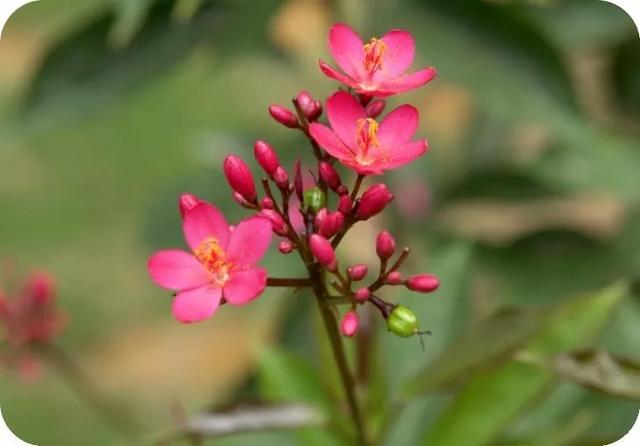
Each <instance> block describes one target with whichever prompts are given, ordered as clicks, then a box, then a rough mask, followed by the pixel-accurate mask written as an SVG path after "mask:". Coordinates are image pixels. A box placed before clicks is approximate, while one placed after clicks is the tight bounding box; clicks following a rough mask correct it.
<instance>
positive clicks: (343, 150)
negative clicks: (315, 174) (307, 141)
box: [309, 122, 353, 159]
mask: <svg viewBox="0 0 640 446" xmlns="http://www.w3.org/2000/svg"><path fill="white" fill-rule="evenodd" d="M309 133H310V134H311V136H312V137H313V139H315V140H316V142H317V143H318V144H319V145H320V147H322V148H323V149H324V150H326V151H327V152H329V154H330V155H332V156H335V157H336V158H338V159H349V158H352V157H353V152H351V150H350V149H349V148H348V147H347V146H345V145H344V143H343V142H342V141H341V140H340V138H338V135H336V134H335V133H334V132H333V130H331V129H330V128H329V127H327V126H326V125H324V124H317V123H315V122H314V123H313V124H311V125H310V126H309Z"/></svg>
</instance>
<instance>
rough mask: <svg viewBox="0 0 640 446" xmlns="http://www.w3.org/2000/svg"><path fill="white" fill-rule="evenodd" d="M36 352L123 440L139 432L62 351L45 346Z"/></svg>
mask: <svg viewBox="0 0 640 446" xmlns="http://www.w3.org/2000/svg"><path fill="white" fill-rule="evenodd" d="M37 352H38V353H39V354H40V355H42V357H44V358H45V359H46V360H47V361H48V362H49V364H51V365H52V366H53V367H54V368H55V369H56V370H57V371H58V372H59V373H60V375H61V376H62V377H63V378H64V379H65V380H66V382H67V384H68V385H69V387H70V388H71V389H72V390H73V391H74V392H75V394H76V395H77V396H78V398H79V399H81V400H82V401H83V402H84V403H85V404H86V405H87V406H88V407H89V408H91V409H92V410H93V411H94V412H96V413H97V414H98V415H99V416H100V417H101V418H102V419H103V420H104V421H105V422H107V423H108V424H109V425H110V426H111V427H112V428H113V429H114V430H116V431H117V432H118V433H120V434H121V435H122V437H123V438H125V439H126V440H127V441H130V440H131V438H132V437H133V436H134V435H135V433H136V432H138V431H139V429H138V428H137V426H136V425H135V424H134V422H133V419H132V418H131V416H129V415H128V413H127V412H126V411H123V410H122V408H121V407H119V406H118V407H116V406H115V405H114V404H111V403H110V402H109V401H106V400H105V399H104V398H103V397H102V395H99V394H98V392H97V391H96V389H95V386H94V385H93V384H92V383H91V382H90V381H89V379H88V378H87V376H86V375H85V374H84V372H82V370H80V368H79V367H78V365H77V364H76V363H75V361H74V360H73V359H72V358H71V357H70V356H68V355H67V354H66V353H65V351H64V350H62V349H61V348H60V347H58V346H56V345H53V344H47V345H42V346H38V347H37Z"/></svg>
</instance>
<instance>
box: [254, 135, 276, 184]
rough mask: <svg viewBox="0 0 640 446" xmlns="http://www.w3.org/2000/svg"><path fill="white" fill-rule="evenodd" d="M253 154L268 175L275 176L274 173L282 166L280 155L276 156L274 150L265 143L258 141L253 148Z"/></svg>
mask: <svg viewBox="0 0 640 446" xmlns="http://www.w3.org/2000/svg"><path fill="white" fill-rule="evenodd" d="M253 153H254V155H255V157H256V161H258V164H260V167H262V169H263V170H264V171H265V172H266V173H267V175H269V176H273V173H274V172H275V171H276V169H277V168H278V167H279V166H280V161H279V160H278V155H276V152H275V151H274V150H273V148H272V147H271V146H270V145H269V144H267V143H266V142H264V141H256V143H255V144H254V146H253Z"/></svg>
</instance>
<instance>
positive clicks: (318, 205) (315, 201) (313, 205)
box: [303, 187, 327, 213]
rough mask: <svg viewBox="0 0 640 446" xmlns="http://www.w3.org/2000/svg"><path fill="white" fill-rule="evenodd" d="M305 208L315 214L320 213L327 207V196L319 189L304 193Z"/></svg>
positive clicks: (314, 188) (313, 188)
mask: <svg viewBox="0 0 640 446" xmlns="http://www.w3.org/2000/svg"><path fill="white" fill-rule="evenodd" d="M303 202H304V207H305V208H306V209H308V210H311V211H312V212H313V213H318V212H319V211H320V209H322V208H323V207H325V206H326V205H327V196H326V195H325V194H324V192H322V190H321V189H320V188H319V187H312V188H311V189H307V190H306V191H304V198H303Z"/></svg>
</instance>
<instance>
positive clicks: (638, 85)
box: [613, 35, 640, 119]
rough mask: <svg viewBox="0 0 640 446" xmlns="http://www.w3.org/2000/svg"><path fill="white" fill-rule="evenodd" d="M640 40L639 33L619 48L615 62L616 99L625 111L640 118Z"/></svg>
mask: <svg viewBox="0 0 640 446" xmlns="http://www.w3.org/2000/svg"><path fill="white" fill-rule="evenodd" d="M638 58H640V40H639V39H638V36H637V35H634V36H633V38H632V39H630V40H628V41H627V42H624V43H623V44H622V45H620V47H619V48H617V50H616V52H615V55H614V62H613V76H614V77H615V83H614V88H615V89H616V91H615V93H616V96H617V97H616V99H617V100H618V102H619V103H620V104H621V105H622V107H623V108H624V110H625V111H627V112H629V113H632V114H634V116H635V117H636V118H638V119H640V64H639V63H638Z"/></svg>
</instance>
